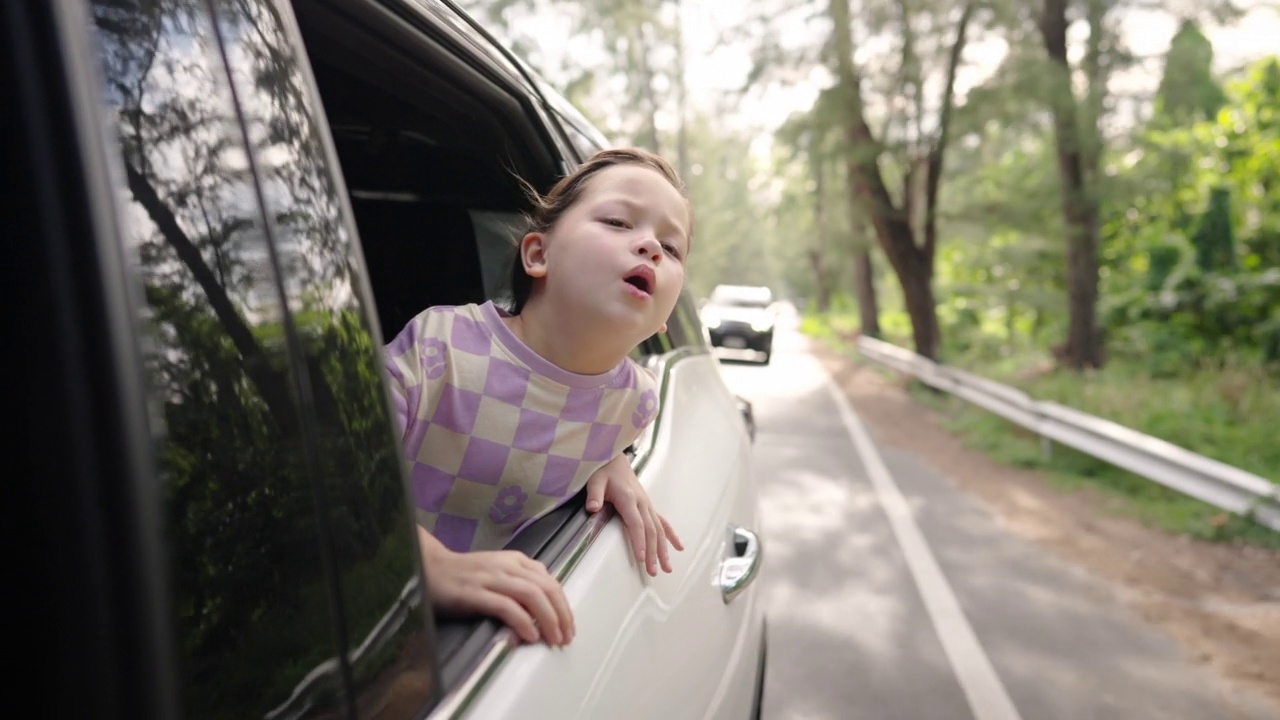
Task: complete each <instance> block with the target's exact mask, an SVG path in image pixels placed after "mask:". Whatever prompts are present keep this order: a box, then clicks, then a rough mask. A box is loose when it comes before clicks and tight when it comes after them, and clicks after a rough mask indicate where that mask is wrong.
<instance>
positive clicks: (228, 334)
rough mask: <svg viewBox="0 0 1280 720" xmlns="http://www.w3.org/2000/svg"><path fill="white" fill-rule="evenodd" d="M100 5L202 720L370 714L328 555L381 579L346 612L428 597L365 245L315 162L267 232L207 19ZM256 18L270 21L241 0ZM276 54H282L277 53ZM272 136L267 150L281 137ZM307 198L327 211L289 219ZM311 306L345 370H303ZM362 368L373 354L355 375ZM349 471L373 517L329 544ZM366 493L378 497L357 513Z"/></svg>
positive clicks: (189, 668) (105, 69)
mask: <svg viewBox="0 0 1280 720" xmlns="http://www.w3.org/2000/svg"><path fill="white" fill-rule="evenodd" d="M92 7H93V13H94V20H95V23H96V26H97V29H98V50H99V53H100V60H101V66H102V73H103V76H104V78H105V80H106V83H105V88H106V102H107V105H108V109H109V113H110V117H111V118H112V119H113V121H114V123H115V125H116V127H117V130H118V135H119V140H120V145H121V149H122V151H123V158H122V160H123V163H122V164H123V166H124V170H125V177H126V185H125V186H124V187H122V188H120V193H119V202H120V203H121V207H122V216H123V217H124V218H125V222H126V224H127V228H126V234H127V238H128V243H129V244H128V247H127V248H126V251H127V252H128V253H129V255H130V257H129V260H130V261H131V262H132V264H133V265H134V266H135V267H136V268H137V269H138V273H139V276H140V279H141V298H142V300H144V301H145V307H141V308H139V310H138V315H139V322H140V324H142V325H144V327H145V329H146V331H147V337H146V348H145V350H146V353H145V363H146V371H147V373H148V376H149V380H150V385H151V388H152V393H153V398H152V399H153V402H152V405H153V407H154V408H155V414H156V416H155V418H154V420H155V423H154V424H155V427H156V428H158V437H157V439H156V440H157V449H158V451H157V452H158V458H159V462H160V463H161V466H162V468H161V470H162V475H163V477H164V481H165V488H164V490H165V501H166V505H165V512H166V521H167V522H166V524H165V527H166V532H167V535H168V537H167V547H168V548H169V550H170V557H169V559H170V564H171V568H170V577H171V578H172V581H173V584H174V592H173V595H174V607H173V610H174V614H175V625H176V627H175V629H176V636H177V638H178V643H179V651H180V655H181V660H182V674H183V677H184V679H185V684H184V687H183V705H184V707H185V713H184V714H185V716H186V717H189V718H245V717H259V718H263V717H268V718H273V717H286V716H288V717H303V716H306V717H315V716H323V715H326V714H336V715H340V716H345V715H346V714H347V710H348V708H349V707H350V704H351V702H350V699H349V698H347V697H345V694H344V693H345V690H344V688H343V683H342V680H343V679H344V678H343V674H344V673H346V671H347V670H348V669H349V668H348V666H347V665H346V664H345V663H335V662H334V661H333V658H336V657H341V651H342V649H343V648H344V647H347V648H348V649H350V650H354V649H355V648H356V646H358V645H359V644H360V642H361V640H362V639H363V638H364V637H366V636H367V635H368V633H367V632H365V634H364V635H361V634H360V633H361V628H352V629H351V630H350V631H348V632H347V633H345V634H343V633H335V632H334V628H335V627H336V624H335V622H334V610H335V608H337V607H340V606H341V605H342V604H343V603H341V602H338V601H336V600H335V593H334V592H332V591H331V588H332V582H331V580H332V574H331V573H328V572H326V570H325V567H326V565H325V562H324V561H325V558H324V553H322V548H324V547H325V545H324V544H322V543H323V540H324V538H325V537H326V536H327V535H336V536H338V537H340V538H341V539H342V542H341V543H335V547H336V551H335V555H336V556H337V558H338V559H339V560H340V561H342V562H345V563H346V564H345V565H344V568H346V570H347V571H348V573H347V575H345V576H344V577H351V576H353V575H354V574H355V571H354V568H356V567H357V565H359V566H360V567H361V568H364V575H363V576H362V577H360V578H358V579H359V580H361V581H367V586H366V587H363V588H362V593H364V596H363V597H362V598H359V599H350V598H347V599H346V601H347V602H346V605H348V606H350V607H351V608H353V610H356V609H363V608H364V607H366V606H367V607H368V608H369V610H368V613H367V614H373V613H374V610H373V609H372V608H373V607H374V606H378V607H379V609H378V610H377V613H378V614H379V616H380V617H382V616H385V614H386V613H387V612H389V611H391V610H392V609H393V607H398V608H400V610H399V612H398V614H397V615H396V617H397V618H400V619H401V620H403V618H404V617H405V615H406V612H408V611H407V610H405V609H404V608H410V607H412V606H414V605H415V604H416V603H415V601H414V600H412V599H409V600H406V601H403V602H401V598H402V597H403V595H402V591H404V590H405V589H406V587H408V586H409V585H410V584H411V581H412V578H413V577H414V568H415V567H416V566H415V564H414V563H415V560H414V559H413V557H412V556H413V553H412V549H411V548H408V549H406V547H405V546H406V544H407V538H409V537H410V536H409V535H408V533H407V532H406V531H405V530H406V527H405V526H404V525H403V524H401V526H400V530H401V532H400V533H399V534H400V535H401V536H403V537H404V538H405V540H401V541H400V542H399V544H398V545H397V543H396V542H393V541H392V540H390V539H389V538H390V537H391V534H392V533H390V532H389V528H390V527H391V526H392V525H394V524H395V523H396V521H395V520H393V519H389V518H390V517H391V516H394V515H396V513H397V507H398V505H397V503H400V504H402V501H401V500H400V499H397V498H393V497H392V496H393V495H395V493H396V492H402V490H401V489H400V487H399V484H398V480H397V478H398V467H397V466H396V465H395V461H394V459H391V456H390V455H388V454H387V453H389V452H391V451H392V450H393V445H392V442H391V436H390V430H389V424H388V421H387V420H386V417H385V416H386V411H385V408H382V407H381V406H380V405H379V403H381V402H384V401H385V400H384V398H383V394H382V390H381V388H380V386H379V385H378V381H377V377H378V376H377V373H376V372H374V371H373V365H372V361H371V358H372V355H373V348H372V341H371V340H370V339H369V337H368V333H367V331H366V325H365V323H363V321H362V320H361V319H360V318H358V317H351V312H350V311H351V310H352V308H351V307H349V306H350V305H351V303H352V302H353V301H352V300H351V291H350V289H349V285H350V282H349V275H347V274H346V270H345V266H344V264H343V263H341V262H337V261H335V260H334V258H336V257H338V256H340V255H342V254H343V253H345V252H346V249H345V247H344V243H345V242H346V241H347V238H345V237H344V236H343V235H342V234H341V231H340V229H338V230H334V228H335V227H336V226H337V223H336V220H335V219H336V218H337V217H338V215H337V211H336V210H334V209H333V207H332V206H333V203H332V202H329V203H328V204H327V205H326V203H325V202H324V199H325V198H326V197H328V198H329V199H330V200H331V199H332V197H333V195H332V187H329V186H325V185H323V184H322V183H321V184H316V183H317V182H319V181H320V180H322V179H323V178H322V177H321V176H315V175H314V174H313V175H312V176H306V175H305V173H304V172H303V169H299V170H298V172H297V174H295V175H292V176H291V175H288V174H287V173H278V174H277V175H275V176H273V180H272V182H274V183H278V186H273V187H267V188H265V191H266V194H267V195H268V197H269V198H270V199H272V200H273V201H275V200H276V198H278V197H280V196H281V195H280V194H281V193H293V194H292V195H291V196H290V197H291V198H292V200H291V204H289V205H287V206H286V207H284V208H283V209H281V206H280V205H279V204H278V203H275V204H272V205H271V207H272V212H273V214H272V215H271V216H270V224H268V222H267V220H266V218H267V216H264V213H263V211H262V207H261V205H260V204H259V200H258V197H259V196H258V188H257V187H256V186H255V183H254V177H253V175H252V172H251V168H252V167H253V163H251V162H250V155H249V154H248V153H247V152H246V148H245V146H244V144H243V136H242V135H241V132H240V128H239V125H238V121H237V117H236V114H235V112H234V107H235V105H234V103H233V97H232V94H231V86H230V84H229V83H228V78H227V76H226V74H225V72H224V68H223V66H222V64H221V62H220V58H221V48H220V47H219V45H218V43H217V41H216V37H217V36H216V35H215V33H214V23H213V21H212V18H211V17H210V16H209V15H208V14H207V12H206V11H207V8H208V5H207V4H205V3H204V2H195V1H194V0H95V1H94V2H93V6H92ZM247 7H253V6H248V5H241V4H238V5H236V6H234V8H235V9H237V10H241V9H245V8H247ZM246 17H247V16H246ZM250 22H252V23H261V24H262V28H259V27H258V26H257V25H252V26H251V25H250V24H245V25H244V26H243V27H244V29H245V30H246V32H247V31H248V30H250V29H252V30H253V32H255V33H257V32H259V31H263V32H265V31H266V30H270V29H271V28H272V27H273V26H272V25H271V24H270V23H269V22H267V21H266V20H265V19H264V18H263V17H261V16H252V18H251V20H250ZM278 25H279V24H278V22H277V23H276V25H275V26H274V27H278ZM264 29H265V30H264ZM267 35H269V33H267V34H264V35H260V37H266V36H267ZM255 47H256V48H257V49H265V50H268V51H270V50H272V49H273V48H272V47H271V46H270V44H269V43H266V42H265V41H262V42H260V43H259V44H258V45H257V46H255ZM277 49H278V48H277ZM235 52H239V53H241V54H240V55H238V56H237V57H235V58H234V59H236V60H237V61H238V62H240V63H242V66H243V67H245V68H249V69H247V70H246V72H248V73H251V74H252V76H253V82H255V83H256V82H263V83H266V84H268V85H269V84H270V83H272V82H274V80H273V79H272V73H273V72H283V73H284V74H285V75H286V76H287V75H288V72H289V70H290V68H291V65H289V63H292V62H293V60H292V59H290V58H289V57H283V58H282V57H280V56H274V55H271V54H270V52H267V53H266V54H261V55H254V54H252V53H251V52H250V49H249V48H246V47H243V46H242V47H240V48H238V49H237V50H236V51H235ZM230 54H233V55H234V54H235V53H234V52H233V53H230ZM285 120H287V118H286V119H285ZM254 132H255V133H266V135H267V136H269V137H270V138H272V142H273V143H276V144H278V146H279V147H280V148H281V149H283V150H287V149H288V148H290V147H293V143H296V142H301V143H303V144H306V143H314V142H315V137H314V135H310V136H306V135H297V126H296V125H295V126H291V125H289V124H288V122H286V121H280V122H278V123H276V124H274V125H271V126H269V127H266V126H255V127H254ZM298 138H301V139H300V140H299V139H298ZM254 140H255V143H257V142H262V138H261V136H260V135H255V136H254ZM257 149H258V150H259V151H260V152H261V151H263V150H271V148H268V147H262V148H257ZM271 158H272V156H271V154H270V152H268V153H267V154H266V159H267V160H271ZM255 159H256V160H258V161H259V162H262V160H263V158H255ZM304 203H305V204H308V205H309V208H310V210H311V211H310V212H308V213H300V214H298V215H297V216H296V217H289V216H283V215H281V214H280V213H281V212H285V213H288V212H291V211H297V210H298V206H299V205H301V204H304ZM280 227H284V228H286V230H287V232H283V233H282V235H281V237H282V238H283V242H282V244H283V245H285V246H287V247H293V248H298V249H296V250H294V251H292V252H287V253H281V257H282V258H284V259H285V262H286V263H287V264H288V265H289V266H290V269H291V271H293V272H298V271H299V269H300V270H302V271H307V272H309V273H310V274H309V275H307V276H306V279H305V280H302V281H299V283H306V284H307V286H308V287H309V288H314V289H315V293H314V295H307V304H306V305H305V306H300V307H298V308H291V309H293V310H294V314H293V316H290V315H289V314H287V313H286V312H285V307H284V306H283V305H282V302H281V298H282V291H281V288H280V287H279V286H278V285H277V284H276V281H275V277H276V272H275V265H274V264H273V261H272V258H273V252H272V246H271V244H270V242H269V238H270V235H271V233H272V232H273V231H274V230H275V229H276V228H280ZM304 243H307V244H306V246H305V247H303V244H304ZM325 243H330V244H331V247H329V248H325V247H324V246H325ZM335 263H336V264H335ZM291 277H297V275H296V274H295V275H291ZM296 287H297V286H295V288H296ZM299 296H300V293H299V292H298V291H296V290H291V292H290V293H289V295H288V297H289V300H290V302H295V301H297V300H298V299H299ZM344 298H345V299H344ZM308 308H314V309H317V310H319V309H324V311H325V312H324V313H321V314H322V315H323V316H324V319H319V320H316V321H315V322H314V323H313V324H308V323H307V322H304V321H299V323H298V324H299V325H300V326H302V327H304V328H306V329H307V331H306V332H304V333H303V335H304V336H305V337H306V338H307V342H308V343H310V344H311V347H312V348H315V352H312V353H311V354H310V357H312V358H318V357H324V358H327V359H329V361H330V362H328V363H315V364H314V365H313V366H309V367H306V368H298V367H295V366H293V365H292V364H291V362H290V358H291V354H290V352H289V350H288V347H289V345H290V333H289V329H288V325H287V322H288V321H289V320H290V319H291V318H303V319H305V318H307V317H308V316H307V309H308ZM308 332H309V333H310V334H307V333H308ZM351 348H355V349H356V350H354V351H352V350H351ZM353 356H354V357H358V358H362V359H361V360H360V361H356V362H347V360H349V359H350V358H351V357H353ZM302 375H306V376H308V377H310V378H312V379H313V380H316V382H314V383H313V385H312V387H317V386H320V385H322V384H323V385H328V386H332V387H335V388H336V387H341V388H342V389H343V392H336V391H335V392H332V393H330V394H329V395H328V396H326V397H325V398H323V399H317V398H315V397H314V393H310V394H309V393H304V392H300V391H299V388H302V387H303V384H302V381H303V378H302V377H300V376H302ZM352 378H354V379H352ZM317 379H318V380H317ZM371 388H372V391H370V389H371ZM300 398H305V399H306V400H308V401H309V402H314V403H317V404H319V403H322V402H323V403H328V404H327V405H325V412H326V413H328V414H327V415H326V417H332V418H341V419H342V422H344V423H346V424H345V425H344V426H343V427H344V429H345V430H346V431H348V432H349V433H350V435H351V437H350V438H345V440H346V441H347V442H349V443H350V447H351V448H352V449H351V451H350V452H349V453H348V454H347V458H348V462H347V464H346V465H339V464H336V463H335V464H333V465H332V466H330V465H325V464H324V460H325V458H321V459H320V461H319V462H320V465H321V470H320V471H319V472H318V471H317V469H316V463H317V459H316V455H315V453H314V452H309V450H311V449H313V448H314V443H315V440H316V438H315V432H316V431H315V430H314V429H313V428H310V427H309V426H304V423H303V420H304V418H309V417H310V416H309V415H308V414H305V413H300V412H299V407H300V406H299V403H300V402H301V400H300ZM370 408H372V410H371V409H370ZM308 410H310V408H308ZM379 410H380V412H379ZM331 433H332V431H331ZM330 437H333V436H332V434H331V436H330ZM370 437H382V438H383V442H382V445H383V446H385V447H386V449H385V450H382V451H379V450H377V443H376V442H373V441H371V440H369V438H370ZM370 447H372V448H374V450H373V451H371V452H369V453H367V454H364V453H362V454H359V455H358V457H357V456H356V453H360V452H361V450H363V449H368V448H370ZM387 468H390V470H389V471H388V470H387ZM326 472H327V473H328V474H326ZM387 472H389V473H390V476H389V477H391V478H392V480H391V481H390V482H387V481H386V480H385V479H384V480H383V482H382V486H386V485H390V486H391V488H392V490H387V489H386V488H385V487H377V486H376V483H373V482H371V481H370V478H372V477H374V476H380V477H384V478H385V476H386V474H387ZM338 473H341V474H342V477H343V479H344V482H342V483H337V482H336V481H328V482H327V484H325V485H324V488H323V492H324V493H325V494H328V495H329V496H330V497H336V495H337V494H338V493H340V492H345V493H346V495H344V496H343V497H342V498H341V499H340V500H338V502H344V503H348V504H346V505H344V506H343V510H344V512H349V513H350V514H351V515H352V516H353V518H352V520H351V521H350V522H348V523H346V524H341V523H336V522H330V523H327V524H328V525H330V527H329V528H328V530H329V533H328V534H326V533H324V532H322V531H323V530H325V528H324V527H323V524H322V523H320V522H318V519H319V518H321V517H322V516H321V515H319V514H318V512H317V508H318V507H321V505H318V503H317V501H318V500H322V496H321V495H318V494H317V483H316V482H315V477H316V476H317V475H319V476H321V477H323V478H336V477H337V474H338ZM353 497H359V498H360V499H362V500H363V501H364V502H363V503H362V504H359V503H355V502H351V498H353ZM399 517H407V515H400V516H399ZM378 558H382V559H383V561H382V562H381V564H379V563H378V562H377V561H376V559H378ZM361 563H363V564H361ZM393 585H394V586H395V588H394V590H392V589H390V588H391V587H392V586H393ZM397 603H400V604H399V605H397ZM361 617H362V620H361V622H362V624H366V625H367V624H369V623H367V622H365V621H364V620H363V617H364V616H361ZM393 624H394V623H393ZM417 626H418V627H419V628H420V627H422V623H421V622H420V618H419V622H418V625H417ZM397 627H398V626H397ZM384 635H386V636H387V637H392V638H394V633H384ZM375 650H376V652H371V653H367V654H366V655H365V656H362V657H367V658H372V660H369V661H368V662H369V663H375V664H376V663H379V662H380V663H382V664H383V665H389V664H390V663H391V662H393V661H394V660H395V659H396V655H395V652H396V651H397V650H398V646H397V645H396V644H395V643H394V642H384V643H382V644H381V645H380V646H379V647H377V648H375ZM389 652H390V653H391V657H389V658H388V657H386V654H387V653H389ZM371 667H373V665H369V664H364V665H359V664H358V666H357V668H356V671H355V672H354V673H350V674H349V675H355V676H356V678H357V679H368V678H370V677H373V676H374V675H376V673H375V672H372V671H367V670H366V668H371ZM347 679H350V677H348V678H347Z"/></svg>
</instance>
